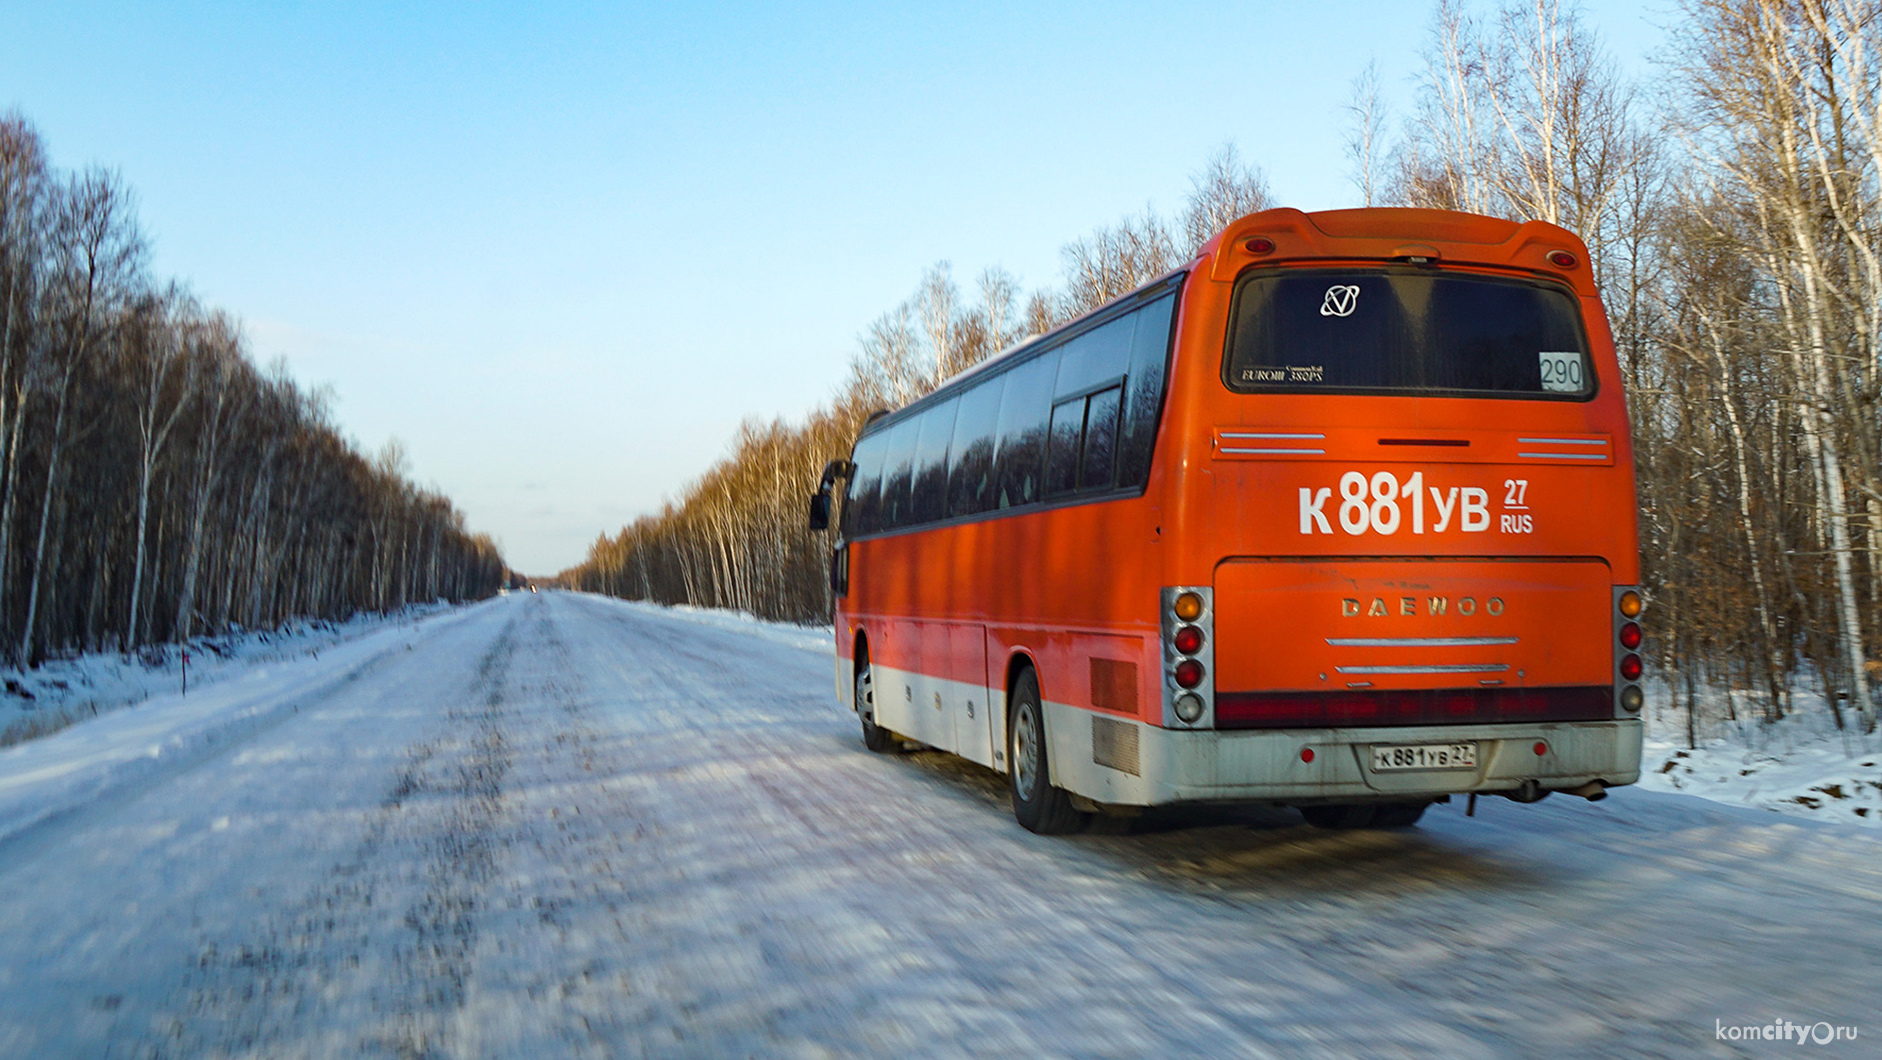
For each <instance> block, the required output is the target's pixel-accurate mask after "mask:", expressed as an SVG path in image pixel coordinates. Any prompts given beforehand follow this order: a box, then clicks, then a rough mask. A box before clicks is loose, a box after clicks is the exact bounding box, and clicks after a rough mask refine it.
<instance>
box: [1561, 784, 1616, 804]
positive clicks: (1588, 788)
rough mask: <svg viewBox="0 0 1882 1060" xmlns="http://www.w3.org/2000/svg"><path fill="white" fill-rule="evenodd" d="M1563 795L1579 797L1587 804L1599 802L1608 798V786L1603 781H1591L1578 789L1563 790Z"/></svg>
mask: <svg viewBox="0 0 1882 1060" xmlns="http://www.w3.org/2000/svg"><path fill="white" fill-rule="evenodd" d="M1562 794H1564V795H1580V796H1581V797H1582V798H1584V799H1587V800H1588V801H1589V802H1600V801H1601V800H1602V799H1605V798H1607V797H1608V785H1607V782H1606V781H1604V780H1591V781H1589V782H1588V783H1586V784H1583V785H1582V786H1581V787H1579V788H1563V789H1562Z"/></svg>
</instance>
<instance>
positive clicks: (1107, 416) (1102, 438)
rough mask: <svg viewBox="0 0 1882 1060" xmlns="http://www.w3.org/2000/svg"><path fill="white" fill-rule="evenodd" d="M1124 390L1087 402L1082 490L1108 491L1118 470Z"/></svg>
mask: <svg viewBox="0 0 1882 1060" xmlns="http://www.w3.org/2000/svg"><path fill="white" fill-rule="evenodd" d="M1123 392H1124V391H1123V388H1122V387H1115V386H1114V387H1112V388H1111V389H1109V390H1100V391H1098V392H1097V393H1096V394H1093V395H1091V396H1090V397H1088V398H1086V399H1085V441H1084V445H1083V446H1082V447H1081V452H1080V453H1079V457H1078V488H1079V489H1081V490H1107V489H1110V488H1111V483H1112V480H1113V476H1114V473H1115V471H1116V469H1117V412H1118V404H1119V399H1120V397H1121V396H1122V395H1123Z"/></svg>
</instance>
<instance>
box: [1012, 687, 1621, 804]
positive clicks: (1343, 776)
mask: <svg viewBox="0 0 1882 1060" xmlns="http://www.w3.org/2000/svg"><path fill="white" fill-rule="evenodd" d="M1047 710H1048V715H1047V732H1048V733H1049V734H1050V739H1051V741H1052V753H1053V759H1052V774H1053V782H1054V783H1055V784H1057V785H1058V786H1060V787H1062V788H1065V789H1066V790H1068V791H1071V792H1073V793H1075V794H1078V795H1082V796H1084V797H1086V798H1088V799H1091V800H1092V801H1094V802H1099V803H1110V804H1114V805H1123V806H1156V805H1163V804H1166V803H1179V802H1272V803H1286V804H1310V803H1316V802H1321V803H1342V802H1367V801H1375V802H1392V801H1406V800H1411V799H1424V798H1436V797H1438V796H1442V795H1455V794H1466V793H1470V792H1480V793H1484V794H1495V793H1501V792H1514V791H1516V790H1517V789H1518V788H1520V787H1523V786H1524V782H1525V781H1532V780H1533V781H1535V782H1536V786H1537V787H1539V788H1541V789H1542V790H1549V791H1554V790H1571V789H1574V788H1579V787H1581V786H1583V785H1585V784H1588V783H1590V782H1592V781H1600V782H1602V783H1603V784H1605V785H1607V786H1609V787H1613V786H1618V785H1622V784H1632V783H1634V782H1635V781H1637V780H1639V779H1640V746H1641V736H1642V726H1641V723H1640V722H1639V721H1638V720H1623V719H1616V720H1612V721H1575V722H1522V723H1515V724H1484V725H1424V726H1394V727H1389V728H1388V727H1381V728H1369V729H1360V728H1351V729H1281V730H1246V729H1244V730H1212V731H1204V732H1187V731H1179V730H1172V729H1164V728H1159V727H1157V726H1154V725H1145V724H1142V723H1139V722H1131V721H1123V720H1121V719H1112V718H1105V717H1101V716H1098V715H1094V714H1093V713H1092V712H1090V711H1086V710H1081V709H1078V708H1074V707H1068V706H1062V705H1060V704H1049V705H1048V707H1047ZM1119 726H1128V727H1130V728H1134V729H1135V730H1137V731H1136V736H1135V739H1134V740H1130V739H1128V738H1124V739H1121V737H1123V735H1124V734H1122V732H1121V730H1120V729H1119V728H1118V727H1119ZM1126 743H1129V744H1134V748H1133V749H1134V751H1135V759H1134V761H1132V760H1130V759H1129V758H1127V757H1125V756H1122V755H1120V754H1118V752H1117V748H1118V747H1119V746H1120V745H1121V744H1126ZM1458 743H1472V744H1475V745H1476V758H1477V761H1476V765H1475V766H1474V767H1470V768H1463V769H1407V770H1395V771H1375V770H1374V769H1373V768H1372V749H1373V747H1374V746H1385V745H1390V746H1400V747H1402V746H1415V745H1449V744H1458ZM1538 744H1540V745H1541V746H1542V753H1540V754H1538V753H1537V745H1538ZM1303 750H1310V751H1312V752H1313V753H1312V755H1311V756H1303V755H1302V751H1303ZM1306 757H1311V759H1312V760H1311V761H1306V760H1304V758H1306ZM1132 766H1135V772H1131V770H1130V767H1132Z"/></svg>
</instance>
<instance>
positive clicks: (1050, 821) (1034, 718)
mask: <svg viewBox="0 0 1882 1060" xmlns="http://www.w3.org/2000/svg"><path fill="white" fill-rule="evenodd" d="M1007 717H1008V719H1009V720H1008V722H1007V726H1006V760H1007V763H1008V768H1007V771H1006V779H1007V789H1008V790H1009V791H1010V792H1011V793H1012V796H1013V816H1014V817H1015V818H1016V819H1017V820H1018V821H1019V823H1020V826H1021V827H1023V828H1025V829H1026V830H1027V831H1029V832H1036V833H1038V834H1039V835H1065V834H1067V833H1070V832H1077V831H1079V830H1081V829H1083V828H1084V827H1085V824H1086V822H1087V817H1086V815H1085V814H1083V813H1080V812H1079V810H1078V808H1077V807H1075V806H1073V805H1072V797H1071V795H1070V794H1068V793H1067V792H1065V791H1064V790H1063V789H1061V788H1055V787H1053V786H1052V771H1051V768H1050V763H1049V762H1048V760H1047V757H1046V718H1045V708H1044V706H1043V704H1042V703H1041V701H1040V698H1039V678H1038V676H1037V675H1036V674H1034V673H1033V672H1032V670H1031V669H1030V668H1028V669H1025V670H1021V671H1020V674H1019V677H1018V678H1017V679H1016V680H1014V682H1013V695H1012V698H1010V699H1009V700H1008V701H1007Z"/></svg>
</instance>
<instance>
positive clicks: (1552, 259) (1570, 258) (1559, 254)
mask: <svg viewBox="0 0 1882 1060" xmlns="http://www.w3.org/2000/svg"><path fill="white" fill-rule="evenodd" d="M1549 264H1551V265H1553V266H1555V267H1556V268H1558V269H1572V268H1574V267H1575V255H1573V254H1570V253H1569V252H1568V251H1566V250H1551V251H1549Z"/></svg>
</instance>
